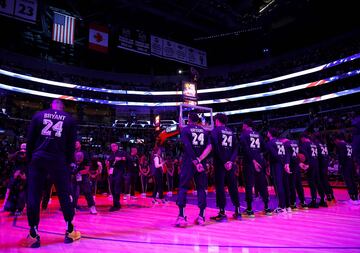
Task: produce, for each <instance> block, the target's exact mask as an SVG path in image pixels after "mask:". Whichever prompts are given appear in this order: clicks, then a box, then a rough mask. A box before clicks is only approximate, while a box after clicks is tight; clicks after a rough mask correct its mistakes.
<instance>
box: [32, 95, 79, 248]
mask: <svg viewBox="0 0 360 253" xmlns="http://www.w3.org/2000/svg"><path fill="white" fill-rule="evenodd" d="M63 108H64V105H63V103H62V101H61V100H59V99H55V100H54V101H52V103H51V109H48V110H44V111H41V112H38V113H36V114H35V116H34V117H33V118H32V120H31V123H30V127H29V131H28V141H27V157H28V159H29V161H30V165H29V171H28V173H29V175H28V194H27V216H28V222H29V225H30V234H29V236H28V237H27V241H26V243H27V246H29V247H32V248H37V247H40V236H39V235H38V232H37V231H38V226H39V222H40V199H41V194H42V191H43V187H44V183H45V182H44V180H45V179H46V176H47V175H48V174H50V176H51V179H52V181H53V182H54V184H55V187H56V192H57V194H58V196H59V201H60V206H61V210H62V212H63V214H64V219H65V221H66V224H67V228H66V233H65V243H71V242H73V241H75V240H78V239H80V237H81V235H80V232H79V231H76V230H75V229H74V226H73V224H72V220H73V217H74V208H73V203H72V198H71V186H70V170H69V168H68V166H69V165H70V163H71V162H72V160H73V155H74V147H75V139H76V129H75V127H76V124H75V121H74V120H73V118H72V117H71V116H70V115H69V114H68V113H66V112H64V111H63Z"/></svg>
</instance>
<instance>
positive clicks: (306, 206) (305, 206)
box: [300, 202, 309, 210]
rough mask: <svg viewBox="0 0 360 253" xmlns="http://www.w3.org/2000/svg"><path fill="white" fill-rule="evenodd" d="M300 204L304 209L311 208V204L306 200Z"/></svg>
mask: <svg viewBox="0 0 360 253" xmlns="http://www.w3.org/2000/svg"><path fill="white" fill-rule="evenodd" d="M300 206H301V208H302V209H305V210H307V209H309V205H308V204H306V203H305V202H301V203H300Z"/></svg>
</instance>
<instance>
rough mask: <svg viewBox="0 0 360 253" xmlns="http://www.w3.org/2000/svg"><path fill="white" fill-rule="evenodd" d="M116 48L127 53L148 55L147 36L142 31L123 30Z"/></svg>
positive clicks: (148, 43) (148, 44) (148, 42)
mask: <svg viewBox="0 0 360 253" xmlns="http://www.w3.org/2000/svg"><path fill="white" fill-rule="evenodd" d="M117 47H118V48H121V49H125V50H128V51H132V52H136V53H140V54H145V55H150V41H149V35H148V34H146V33H145V32H144V31H141V30H136V31H132V30H131V29H128V28H123V29H122V30H121V32H120V34H119V43H118V45H117Z"/></svg>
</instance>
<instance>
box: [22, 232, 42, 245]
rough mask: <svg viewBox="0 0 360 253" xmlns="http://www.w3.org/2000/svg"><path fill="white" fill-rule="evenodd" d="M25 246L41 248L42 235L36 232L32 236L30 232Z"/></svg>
mask: <svg viewBox="0 0 360 253" xmlns="http://www.w3.org/2000/svg"><path fill="white" fill-rule="evenodd" d="M24 246H25V247H27V248H39V247H40V236H39V235H38V234H36V236H35V237H32V236H31V235H30V234H29V235H28V236H27V237H26V239H25V241H24Z"/></svg>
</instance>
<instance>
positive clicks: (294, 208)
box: [290, 204, 299, 211]
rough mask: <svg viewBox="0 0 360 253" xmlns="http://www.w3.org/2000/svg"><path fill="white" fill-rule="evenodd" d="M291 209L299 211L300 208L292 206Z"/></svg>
mask: <svg viewBox="0 0 360 253" xmlns="http://www.w3.org/2000/svg"><path fill="white" fill-rule="evenodd" d="M290 207H291V209H292V210H293V211H297V210H299V209H298V207H297V206H296V204H294V205H290Z"/></svg>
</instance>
